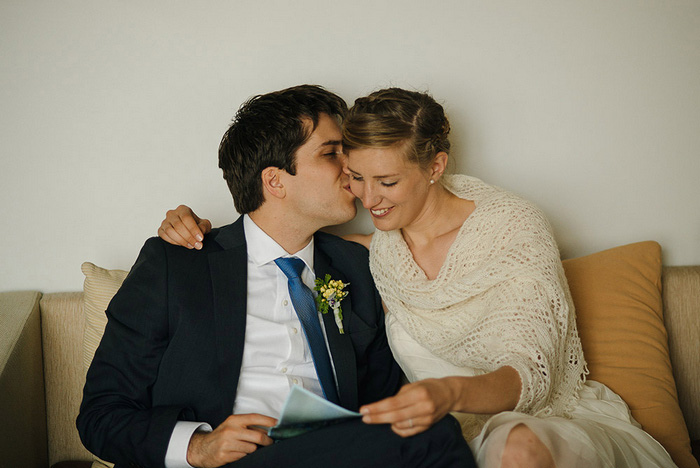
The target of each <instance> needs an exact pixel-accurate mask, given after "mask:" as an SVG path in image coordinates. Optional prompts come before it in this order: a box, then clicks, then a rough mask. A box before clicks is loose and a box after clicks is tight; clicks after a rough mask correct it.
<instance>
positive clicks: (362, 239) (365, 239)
mask: <svg viewBox="0 0 700 468" xmlns="http://www.w3.org/2000/svg"><path fill="white" fill-rule="evenodd" d="M341 237H342V238H343V239H345V240H346V241H349V242H355V243H357V244H360V245H363V246H364V247H365V248H366V249H367V250H369V245H370V243H371V242H372V234H346V235H344V236H341Z"/></svg>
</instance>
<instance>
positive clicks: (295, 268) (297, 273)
mask: <svg viewBox="0 0 700 468" xmlns="http://www.w3.org/2000/svg"><path fill="white" fill-rule="evenodd" d="M275 263H276V264H277V266H278V267H279V269H280V270H282V273H284V274H285V275H286V276H287V278H289V279H292V278H301V272H302V271H304V267H305V266H306V264H305V263H304V261H303V260H302V259H300V258H297V257H280V258H278V259H277V260H275Z"/></svg>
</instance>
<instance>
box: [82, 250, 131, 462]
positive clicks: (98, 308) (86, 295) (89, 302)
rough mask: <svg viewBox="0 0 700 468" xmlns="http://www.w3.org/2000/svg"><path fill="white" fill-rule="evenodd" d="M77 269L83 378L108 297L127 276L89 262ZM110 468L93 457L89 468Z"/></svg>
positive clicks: (104, 321) (102, 329)
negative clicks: (79, 273) (79, 274)
mask: <svg viewBox="0 0 700 468" xmlns="http://www.w3.org/2000/svg"><path fill="white" fill-rule="evenodd" d="M80 269H81V270H82V271H83V274H84V275H85V283H84V284H83V301H84V302H83V310H84V313H85V332H84V335H83V365H84V367H85V373H86V374H87V370H88V368H89V367H90V363H91V362H92V358H93V357H94V356H95V351H96V350H97V346H99V344H100V341H101V340H102V335H103V334H104V332H105V326H107V315H105V310H107V306H108V305H109V302H110V301H111V300H112V296H114V295H115V294H116V293H117V290H119V288H120V287H121V285H122V283H123V282H124V278H126V275H127V274H128V272H126V271H124V270H106V269H104V268H100V267H98V266H97V265H94V264H92V263H90V262H85V263H83V264H82V265H81V267H80ZM111 466H113V465H112V464H111V463H108V462H105V461H104V460H101V459H100V458H98V457H95V460H94V463H93V465H92V468H104V467H111Z"/></svg>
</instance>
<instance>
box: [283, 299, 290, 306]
mask: <svg viewBox="0 0 700 468" xmlns="http://www.w3.org/2000/svg"><path fill="white" fill-rule="evenodd" d="M282 305H283V306H285V307H287V306H288V305H289V301H288V300H287V299H285V300H284V302H282Z"/></svg>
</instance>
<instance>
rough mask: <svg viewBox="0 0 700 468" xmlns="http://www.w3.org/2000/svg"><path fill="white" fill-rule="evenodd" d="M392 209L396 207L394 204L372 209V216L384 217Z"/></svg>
mask: <svg viewBox="0 0 700 468" xmlns="http://www.w3.org/2000/svg"><path fill="white" fill-rule="evenodd" d="M392 209H394V207H393V206H391V207H389V208H376V209H370V210H369V212H370V213H372V216H374V217H375V218H383V217H384V216H386V215H387V214H389V212H390V211H391V210H392Z"/></svg>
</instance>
